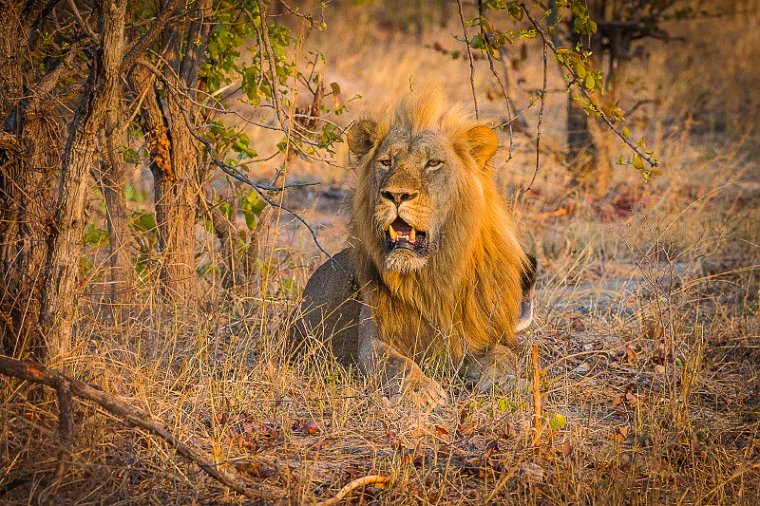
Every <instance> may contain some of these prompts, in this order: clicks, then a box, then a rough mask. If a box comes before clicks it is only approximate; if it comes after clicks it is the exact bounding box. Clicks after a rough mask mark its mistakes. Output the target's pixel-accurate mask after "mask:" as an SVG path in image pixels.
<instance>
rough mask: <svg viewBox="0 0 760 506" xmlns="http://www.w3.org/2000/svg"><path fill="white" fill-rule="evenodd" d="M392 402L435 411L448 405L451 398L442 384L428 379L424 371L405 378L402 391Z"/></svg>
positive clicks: (413, 372)
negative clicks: (434, 409)
mask: <svg viewBox="0 0 760 506" xmlns="http://www.w3.org/2000/svg"><path fill="white" fill-rule="evenodd" d="M391 400H393V401H401V402H403V403H405V404H410V405H413V406H416V407H419V408H422V409H433V408H436V407H438V406H445V405H446V404H448V402H449V396H448V394H447V393H446V390H445V389H444V388H443V387H442V386H441V384H440V383H438V382H437V381H435V380H433V379H430V378H428V377H427V376H425V374H424V373H423V372H422V371H412V372H410V373H408V374H407V376H406V377H405V378H404V381H403V382H402V384H401V391H400V392H399V393H398V394H397V395H395V396H393V398H392V399H391Z"/></svg>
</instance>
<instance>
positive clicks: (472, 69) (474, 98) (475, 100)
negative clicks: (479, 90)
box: [457, 0, 480, 119]
mask: <svg viewBox="0 0 760 506" xmlns="http://www.w3.org/2000/svg"><path fill="white" fill-rule="evenodd" d="M457 6H458V7H459V19H460V20H461V22H462V33H463V34H464V45H465V47H466V48H467V59H468V60H469V61H470V88H471V89H472V101H473V103H474V104H475V119H480V112H479V111H478V97H477V95H476V94H475V66H474V65H473V63H472V50H471V49H470V38H469V37H468V36H467V23H465V21H464V11H463V10H462V0H457Z"/></svg>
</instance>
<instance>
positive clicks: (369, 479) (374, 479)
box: [316, 474, 391, 506]
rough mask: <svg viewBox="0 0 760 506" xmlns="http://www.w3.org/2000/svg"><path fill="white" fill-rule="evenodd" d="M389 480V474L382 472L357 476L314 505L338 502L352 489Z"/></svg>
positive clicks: (330, 505) (384, 482) (329, 504)
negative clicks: (335, 492) (331, 495)
mask: <svg viewBox="0 0 760 506" xmlns="http://www.w3.org/2000/svg"><path fill="white" fill-rule="evenodd" d="M390 481H391V477H390V476H383V475H382V474H373V475H370V476H363V477H361V478H357V479H355V480H354V481H352V482H350V483H349V484H348V485H346V486H345V487H343V488H342V489H340V491H339V492H338V493H337V494H336V495H335V497H331V498H330V499H326V500H324V501H320V502H318V503H317V504H316V506H332V505H333V504H338V503H339V502H341V501H342V500H343V499H344V498H345V497H346V496H347V495H348V494H350V493H351V492H352V491H353V490H355V489H357V488H359V487H364V486H367V485H384V484H386V483H388V482H390Z"/></svg>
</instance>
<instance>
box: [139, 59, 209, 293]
mask: <svg viewBox="0 0 760 506" xmlns="http://www.w3.org/2000/svg"><path fill="white" fill-rule="evenodd" d="M129 81H130V87H131V88H132V90H133V91H135V92H137V91H139V90H143V89H145V87H149V89H148V91H147V93H146V96H145V99H144V100H143V105H142V108H141V110H140V122H141V125H142V129H143V132H145V136H146V139H147V141H148V146H149V149H150V156H151V164H150V169H151V172H152V174H153V186H154V199H155V208H156V225H157V228H158V247H159V251H160V256H161V260H160V261H161V267H160V277H161V283H162V284H161V287H162V291H163V294H164V295H165V296H166V297H167V298H169V299H175V300H185V301H187V300H190V299H193V298H194V297H195V296H196V295H197V293H196V275H195V240H194V228H195V210H196V202H197V194H196V188H197V181H198V180H197V176H198V170H197V166H198V152H197V150H196V149H195V145H194V143H193V140H194V137H193V136H192V132H191V131H190V129H189V128H188V126H187V123H186V120H185V118H184V117H183V115H182V110H181V108H180V102H179V97H177V96H176V94H175V92H174V91H172V90H167V89H163V90H162V89H160V88H159V87H158V85H157V80H156V79H154V77H153V76H152V75H151V73H150V71H149V70H148V67H147V66H145V65H142V64H141V63H139V62H138V64H137V65H136V66H135V68H134V69H133V70H132V72H131V73H130V78H129ZM162 91H163V92H164V94H163V95H164V96H163V98H162V99H160V98H159V97H160V95H161V92H162Z"/></svg>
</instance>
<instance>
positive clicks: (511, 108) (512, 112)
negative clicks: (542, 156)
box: [478, 0, 518, 161]
mask: <svg viewBox="0 0 760 506" xmlns="http://www.w3.org/2000/svg"><path fill="white" fill-rule="evenodd" d="M478 16H479V17H481V18H482V17H483V0H478ZM480 36H481V37H482V38H483V42H484V43H485V45H486V51H485V53H486V58H488V68H489V69H490V70H491V74H492V75H493V76H494V77H495V78H496V82H497V83H499V88H501V94H502V95H504V103H505V104H506V106H507V121H506V123H505V126H507V127H508V128H509V150H508V156H507V161H509V160H511V159H512V149H513V147H514V143H515V139H514V128H513V127H512V122H513V121H514V120H516V119H517V118H518V116H517V110H516V109H515V105H514V104H513V103H512V97H510V95H509V91H508V90H507V87H506V86H505V85H504V82H503V81H502V80H501V77H500V76H499V73H498V72H496V68H495V67H494V64H493V56H491V51H490V49H493V48H494V46H492V45H491V42H490V40H489V37H488V34H487V33H486V32H485V29H484V28H483V24H482V23H481V25H480ZM498 49H499V52H500V55H501V51H502V50H503V49H502V48H498ZM500 57H501V59H502V60H503V58H504V56H503V55H502V56H500ZM502 63H503V61H502ZM504 69H505V75H506V66H505V67H504ZM502 128H503V126H502Z"/></svg>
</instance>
